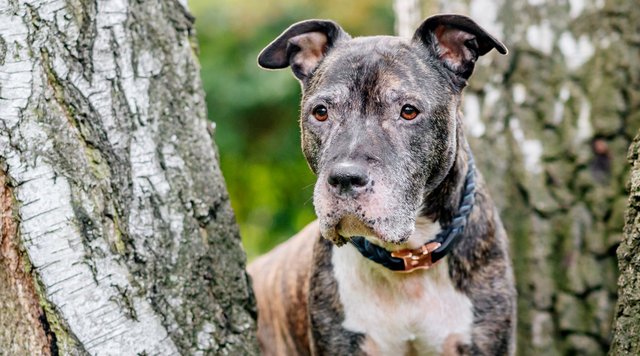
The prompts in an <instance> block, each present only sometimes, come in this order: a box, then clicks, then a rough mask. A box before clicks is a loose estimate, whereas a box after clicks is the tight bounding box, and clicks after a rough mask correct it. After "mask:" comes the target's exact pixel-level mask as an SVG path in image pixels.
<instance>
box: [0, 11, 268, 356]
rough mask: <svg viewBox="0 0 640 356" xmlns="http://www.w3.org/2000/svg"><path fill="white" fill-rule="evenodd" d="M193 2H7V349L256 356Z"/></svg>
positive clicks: (1, 106) (1, 165)
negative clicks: (199, 54) (207, 106)
mask: <svg viewBox="0 0 640 356" xmlns="http://www.w3.org/2000/svg"><path fill="white" fill-rule="evenodd" d="M185 5H186V1H182V2H179V1H176V0H166V1H160V0H157V1H125V0H122V1H115V0H114V1H97V2H92V1H89V2H85V1H78V0H71V1H66V2H60V1H47V0H41V1H35V0H34V1H28V2H25V1H11V0H0V214H2V215H1V216H0V221H1V222H2V223H1V228H2V229H1V234H0V238H1V240H0V257H1V259H0V306H1V311H0V349H1V350H2V353H4V352H6V353H8V354H18V355H27V354H38V355H40V354H96V355H98V354H117V355H136V354H138V355H142V354H148V355H160V354H177V353H181V354H211V353H216V354H254V353H256V352H257V351H256V350H257V343H256V341H255V338H254V330H255V316H256V312H255V306H254V299H253V294H252V292H251V289H250V287H249V283H248V279H247V276H246V274H245V272H244V267H245V255H244V253H243V251H242V248H241V245H240V239H239V236H238V229H237V227H236V225H235V220H234V217H233V213H232V211H231V207H230V205H229V201H228V195H227V192H226V188H225V185H224V181H223V178H222V176H221V174H220V170H219V167H218V156H217V152H216V148H215V146H214V144H213V140H212V135H213V127H212V126H211V125H210V124H208V123H207V119H206V112H205V104H204V93H203V90H202V88H201V83H200V79H199V67H198V64H197V61H196V58H195V53H197V46H196V44H195V43H196V42H195V36H194V33H193V18H192V17H191V15H190V14H189V13H188V11H187V10H186V9H185Z"/></svg>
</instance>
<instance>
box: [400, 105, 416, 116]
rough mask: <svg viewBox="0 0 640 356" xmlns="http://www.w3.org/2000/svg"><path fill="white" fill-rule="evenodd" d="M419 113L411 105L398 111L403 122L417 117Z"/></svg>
mask: <svg viewBox="0 0 640 356" xmlns="http://www.w3.org/2000/svg"><path fill="white" fill-rule="evenodd" d="M419 113H420V111H418V109H416V108H415V107H413V106H411V105H408V104H407V105H405V106H403V107H402V109H400V116H402V118H403V119H405V120H413V119H415V118H416V116H418V114H419Z"/></svg>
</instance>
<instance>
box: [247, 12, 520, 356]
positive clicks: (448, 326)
mask: <svg viewBox="0 0 640 356" xmlns="http://www.w3.org/2000/svg"><path fill="white" fill-rule="evenodd" d="M494 48H495V49H496V50H497V51H498V52H500V53H503V54H506V52H507V50H506V48H505V47H504V45H503V44H502V43H500V42H499V41H498V40H496V39H495V38H493V37H492V36H491V35H490V34H488V33H487V32H486V31H484V30H483V29H482V28H481V27H480V26H478V25H477V24H476V23H475V22H474V21H472V20H471V19H469V18H468V17H465V16H460V15H437V16H433V17H430V18H428V19H427V20H425V21H424V22H423V23H422V25H421V26H420V27H419V28H418V29H417V31H416V32H415V35H414V36H413V38H412V39H404V38H398V37H391V36H376V37H361V38H351V37H350V36H349V35H348V34H347V33H346V32H344V31H343V30H342V28H340V26H338V25H337V24H336V23H334V22H332V21H324V20H309V21H303V22H299V23H296V24H294V25H292V26H291V27H289V28H288V29H287V30H286V31H284V32H283V33H282V34H281V35H280V36H279V37H278V38H276V39H275V40H274V41H273V42H272V43H271V44H269V45H268V46H267V47H266V48H265V49H264V50H263V51H262V53H261V54H260V56H259V58H258V62H259V64H260V65H261V66H262V67H264V68H269V69H279V68H285V67H288V66H290V67H291V70H292V71H293V74H294V75H295V76H296V77H297V78H298V79H299V81H300V82H301V84H302V92H303V96H302V108H301V119H300V125H301V128H302V149H303V151H304V155H305V157H306V159H307V161H308V163H309V166H310V167H311V169H312V170H313V172H314V173H315V174H316V175H317V177H318V180H317V183H316V185H315V191H314V197H313V198H314V200H313V201H314V206H315V209H316V214H317V216H318V220H317V222H313V223H311V224H310V225H309V226H307V227H306V228H305V229H304V230H303V231H302V232H300V233H299V234H298V235H296V236H295V237H293V238H292V239H290V240H289V241H287V242H286V243H284V244H282V245H280V246H278V247H277V248H276V249H274V250H273V251H272V252H270V253H269V254H267V255H266V256H263V257H261V258H259V259H258V260H256V261H255V262H254V263H253V264H251V265H250V266H249V273H250V274H251V276H252V278H253V283H254V288H255V294H256V298H257V301H258V310H259V315H258V338H259V341H260V345H261V348H262V351H263V352H264V354H265V355H308V354H314V355H355V354H369V355H409V354H411V355H414V354H417V355H430V354H446V355H463V354H464V355H507V354H513V353H514V329H515V323H516V316H515V306H516V292H515V289H514V280H513V273H512V267H511V262H510V257H509V252H508V241H507V236H506V234H505V232H504V229H503V227H502V224H501V222H500V218H499V216H498V214H497V212H496V208H495V206H494V204H493V202H492V201H491V199H490V197H489V195H488V192H487V189H486V187H485V184H484V182H483V180H482V177H481V176H480V175H479V173H477V172H476V171H475V168H474V166H473V164H472V156H471V153H470V151H469V149H468V145H467V141H466V139H465V136H464V133H463V129H462V119H461V114H460V104H461V97H462V90H463V88H464V87H465V86H466V83H467V79H468V78H469V76H470V75H471V73H472V72H473V68H474V64H475V62H476V60H477V58H478V57H479V56H482V55H484V54H486V53H487V52H489V51H491V50H492V49H494ZM438 254H439V255H438ZM399 256H400V257H399ZM402 256H404V257H402ZM407 256H409V257H407ZM434 256H435V257H434ZM437 259H440V261H439V262H438V261H437ZM436 262H437V263H436ZM403 263H404V264H403ZM399 264H400V266H401V267H398V265H399Z"/></svg>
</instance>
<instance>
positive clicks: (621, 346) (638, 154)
mask: <svg viewBox="0 0 640 356" xmlns="http://www.w3.org/2000/svg"><path fill="white" fill-rule="evenodd" d="M628 158H629V163H630V164H631V175H630V178H629V201H628V204H629V205H628V209H627V213H626V216H625V227H624V238H623V240H622V243H621V244H620V247H618V267H619V268H620V279H619V280H618V288H619V289H618V298H619V299H618V306H617V308H616V320H615V323H614V335H613V342H612V345H611V352H610V354H611V355H639V354H640V132H638V135H637V136H636V138H635V140H634V142H633V144H632V145H631V148H630V149H629V156H628Z"/></svg>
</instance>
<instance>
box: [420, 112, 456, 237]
mask: <svg viewBox="0 0 640 356" xmlns="http://www.w3.org/2000/svg"><path fill="white" fill-rule="evenodd" d="M456 120H457V132H456V136H457V140H456V141H457V147H456V158H455V161H454V163H453V165H452V166H451V169H450V170H449V173H448V174H447V175H446V176H445V178H444V179H443V180H442V182H441V183H440V184H439V185H438V187H437V188H436V189H434V190H432V191H430V192H428V193H425V196H424V200H423V204H422V208H421V211H420V213H419V214H418V216H419V217H422V218H426V219H428V220H431V221H434V222H439V223H440V225H442V226H445V225H447V224H449V223H450V222H451V220H452V218H453V216H454V215H455V213H456V211H457V210H458V205H459V204H460V197H461V195H462V191H463V189H464V187H463V186H464V181H465V175H466V174H467V167H468V160H469V151H468V145H469V144H468V143H467V139H466V137H465V135H464V131H463V128H462V120H461V116H460V115H458V116H457V119H456Z"/></svg>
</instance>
